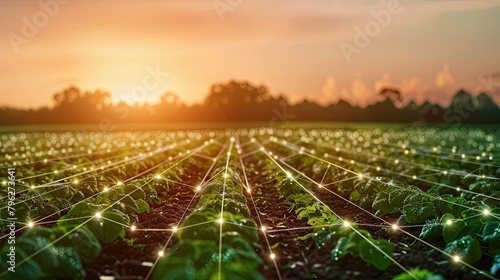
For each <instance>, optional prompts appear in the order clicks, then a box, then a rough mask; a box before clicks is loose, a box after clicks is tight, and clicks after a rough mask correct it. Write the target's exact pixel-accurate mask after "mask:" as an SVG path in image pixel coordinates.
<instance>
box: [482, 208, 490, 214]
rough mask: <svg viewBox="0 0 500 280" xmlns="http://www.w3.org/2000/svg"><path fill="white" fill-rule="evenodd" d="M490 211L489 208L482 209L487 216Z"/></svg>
mask: <svg viewBox="0 0 500 280" xmlns="http://www.w3.org/2000/svg"><path fill="white" fill-rule="evenodd" d="M490 213H491V212H490V210H489V209H484V210H483V214H484V215H486V216H488V215H489V214H490Z"/></svg>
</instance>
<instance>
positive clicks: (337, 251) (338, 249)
mask: <svg viewBox="0 0 500 280" xmlns="http://www.w3.org/2000/svg"><path fill="white" fill-rule="evenodd" d="M355 248H356V243H354V242H351V241H349V239H348V238H347V237H346V236H342V237H341V238H340V239H339V241H337V245H336V246H335V248H334V249H333V250H332V252H331V257H332V260H335V261H338V260H340V259H341V258H343V257H344V256H345V255H346V254H347V253H350V252H351V251H352V250H353V249H355Z"/></svg>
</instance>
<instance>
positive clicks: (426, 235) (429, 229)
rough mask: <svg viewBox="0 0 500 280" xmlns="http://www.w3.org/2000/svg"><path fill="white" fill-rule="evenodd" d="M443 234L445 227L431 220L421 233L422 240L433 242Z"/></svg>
mask: <svg viewBox="0 0 500 280" xmlns="http://www.w3.org/2000/svg"><path fill="white" fill-rule="evenodd" d="M442 233H443V225H442V224H441V223H439V222H438V221H437V220H429V221H427V222H426V223H425V225H424V226H423V227H422V231H421V232H420V236H419V237H420V238H422V239H424V240H432V239H435V238H437V237H439V236H441V235H442Z"/></svg>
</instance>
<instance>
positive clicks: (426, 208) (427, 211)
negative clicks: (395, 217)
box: [402, 202, 436, 224]
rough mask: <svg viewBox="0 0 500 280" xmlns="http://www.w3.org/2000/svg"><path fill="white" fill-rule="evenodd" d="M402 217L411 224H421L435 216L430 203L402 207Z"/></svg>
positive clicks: (416, 203) (415, 203) (417, 203)
mask: <svg viewBox="0 0 500 280" xmlns="http://www.w3.org/2000/svg"><path fill="white" fill-rule="evenodd" d="M402 213H403V217H404V218H405V220H406V221H407V222H409V223H412V224H418V223H423V222H425V221H426V220H428V219H430V218H433V217H435V216H436V211H435V210H434V206H433V205H432V203H430V202H423V203H422V202H414V203H410V204H407V205H405V206H404V207H403V211H402Z"/></svg>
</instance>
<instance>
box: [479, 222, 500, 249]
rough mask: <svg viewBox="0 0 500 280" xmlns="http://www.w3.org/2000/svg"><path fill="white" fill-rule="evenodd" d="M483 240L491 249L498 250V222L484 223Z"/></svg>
mask: <svg viewBox="0 0 500 280" xmlns="http://www.w3.org/2000/svg"><path fill="white" fill-rule="evenodd" d="M483 240H484V241H485V242H487V243H488V245H490V247H492V248H500V222H497V221H489V222H487V223H486V225H485V226H484V229H483Z"/></svg>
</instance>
